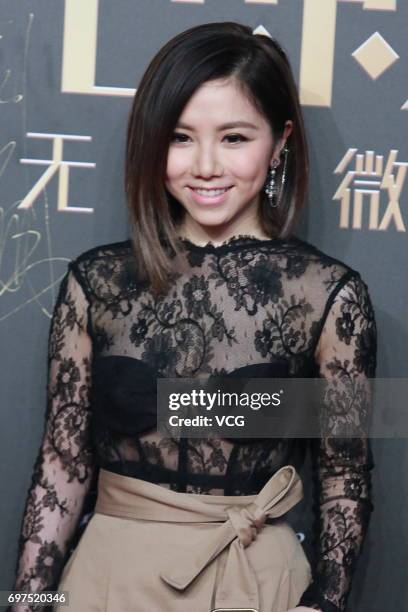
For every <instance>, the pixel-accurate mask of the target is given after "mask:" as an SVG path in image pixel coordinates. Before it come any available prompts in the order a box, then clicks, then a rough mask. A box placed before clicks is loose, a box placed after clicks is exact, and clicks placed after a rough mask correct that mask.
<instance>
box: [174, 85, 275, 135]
mask: <svg viewBox="0 0 408 612" xmlns="http://www.w3.org/2000/svg"><path fill="white" fill-rule="evenodd" d="M234 119H236V120H246V121H250V122H252V123H256V124H257V125H259V126H265V125H266V124H267V122H266V120H265V118H264V117H263V115H261V114H260V113H259V112H258V110H257V109H256V108H255V106H254V105H253V104H252V102H250V100H248V98H247V97H246V96H245V95H244V94H243V93H242V91H241V90H240V89H239V87H238V86H237V84H236V82H235V81H234V80H233V79H217V80H214V81H207V82H206V83H204V84H203V85H201V86H200V87H199V88H198V89H197V90H196V91H195V92H194V94H193V95H192V96H191V98H190V100H189V101H188V103H187V104H186V106H185V107H184V109H183V112H182V113H181V115H180V117H179V122H182V123H186V124H189V125H191V126H193V124H194V126H196V127H199V126H201V125H202V126H204V125H209V124H214V125H216V124H221V123H227V122H231V121H232V120H234Z"/></svg>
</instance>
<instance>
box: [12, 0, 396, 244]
mask: <svg viewBox="0 0 408 612" xmlns="http://www.w3.org/2000/svg"><path fill="white" fill-rule="evenodd" d="M279 1H280V0H243V3H244V4H248V5H249V4H268V5H271V9H273V7H277V6H278V5H279ZM169 2H171V3H173V4H205V0H169ZM339 3H355V4H360V5H361V7H362V9H363V10H365V11H369V10H377V11H378V10H382V11H396V0H326V1H325V3H324V4H323V5H322V3H317V2H314V1H313V0H304V11H303V28H302V44H301V62H300V79H299V91H300V99H301V103H302V104H303V105H310V106H320V107H330V106H331V103H332V89H333V72H334V55H335V54H334V51H335V41H336V21H337V17H338V15H337V5H338V4H339ZM98 10H99V0H88V2H86V3H84V2H82V0H66V1H65V13H64V39H63V58H62V79H61V83H62V88H61V89H62V92H63V93H78V94H91V95H104V96H106V95H109V96H133V95H134V93H135V89H133V88H123V87H110V86H100V85H96V84H95V72H96V58H97V39H98ZM317 30H318V31H319V32H320V35H319V37H316V31H317ZM254 32H255V33H261V34H264V35H270V34H269V32H268V30H267V29H266V28H265V27H264V26H263V25H259V26H258V27H257V28H255V29H254ZM351 55H352V56H353V57H354V59H355V60H356V61H357V62H358V63H359V64H360V66H361V67H362V68H363V69H364V70H365V72H366V73H367V74H368V75H369V76H370V77H371V78H372V79H378V78H379V77H380V76H381V75H382V74H383V73H384V72H385V71H386V70H388V69H390V68H391V66H392V65H393V64H394V63H395V62H396V61H397V60H398V59H399V56H398V54H397V53H396V52H395V51H394V49H393V48H392V47H391V45H390V44H389V43H388V42H387V41H386V40H385V39H384V38H383V37H382V36H381V35H380V34H379V33H378V32H375V33H374V34H373V35H372V36H370V37H369V38H368V39H367V40H366V41H364V42H362V44H361V45H360V46H359V47H358V48H357V49H356V50H354V51H353V52H352V53H351ZM316 56H318V57H319V67H320V69H319V70H318V71H316V70H315V65H316ZM401 108H402V109H403V110H407V109H408V101H407V102H406V103H405V104H404V105H403V106H402V107H401ZM27 136H28V137H31V138H45V139H49V140H52V141H53V143H52V144H53V147H52V150H53V156H52V159H50V160H39V159H27V158H25V159H21V160H20V161H21V163H24V164H37V165H46V166H48V168H47V170H46V171H45V172H44V174H43V175H42V176H41V177H40V178H39V179H38V180H37V182H36V183H35V185H33V187H32V188H31V189H30V191H29V192H28V193H27V195H26V196H25V198H24V199H23V200H22V202H21V203H20V204H19V206H18V208H19V209H27V208H29V207H31V206H32V205H33V202H34V201H35V199H36V198H37V197H38V195H39V194H40V193H41V192H42V190H43V189H44V187H46V186H47V185H48V183H49V182H50V181H51V179H52V178H53V177H54V176H58V203H57V210H58V211H71V212H78V213H90V212H93V208H91V207H84V206H72V205H71V206H70V205H69V202H68V193H69V178H70V168H73V167H83V168H95V164H92V163H85V162H81V161H65V160H63V144H64V140H82V141H86V140H88V141H89V140H91V137H90V136H80V135H78V136H75V135H66V134H40V133H34V132H32V133H30V134H27ZM356 152H357V150H356V149H349V151H348V152H347V153H346V154H345V155H344V158H343V159H342V160H341V162H340V163H339V165H338V166H337V168H336V169H335V171H334V172H335V174H339V173H343V172H344V170H345V168H346V166H347V165H348V163H350V161H351V158H352V157H353V154H354V153H356ZM396 154H398V151H391V152H390V154H389V158H388V162H387V164H386V166H385V170H384V172H383V171H382V166H381V169H380V165H381V164H382V163H383V158H382V156H376V160H377V163H376V166H375V171H373V170H372V168H371V166H370V163H371V161H370V160H371V158H372V156H371V152H369V151H368V152H367V153H366V167H364V163H363V162H362V161H361V155H357V156H356V167H355V169H354V170H351V171H348V172H347V174H346V176H345V178H344V180H343V181H342V182H341V184H340V186H339V188H338V189H337V191H336V193H335V194H334V196H333V199H334V200H338V201H340V228H343V229H348V228H353V229H362V228H363V226H362V218H363V203H364V201H365V200H367V201H368V204H367V206H368V207H369V222H368V229H371V230H372V229H377V230H386V229H388V228H389V227H390V225H391V224H392V226H393V227H395V229H397V231H400V232H402V231H404V232H405V231H406V229H405V224H404V221H403V218H402V215H401V210H400V201H399V198H400V195H401V191H402V188H403V185H404V181H405V177H406V168H407V165H406V163H400V162H396V161H395V157H396ZM395 168H398V173H397V176H396V177H395V175H394V174H392V171H393V170H394V169H395ZM359 177H360V178H359ZM363 183H364V185H363ZM369 187H370V189H369ZM381 190H383V191H384V193H386V194H388V202H387V203H386V208H385V211H384V212H382V211H381V210H380V193H381ZM364 196H365V198H364Z"/></svg>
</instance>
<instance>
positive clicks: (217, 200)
mask: <svg viewBox="0 0 408 612" xmlns="http://www.w3.org/2000/svg"><path fill="white" fill-rule="evenodd" d="M231 188H232V186H231V187H225V188H224V189H198V188H194V187H189V189H190V191H191V194H192V196H193V199H194V200H195V201H196V202H197V203H198V204H221V203H222V202H224V201H225V200H226V198H227V197H228V192H229V190H230V189H231Z"/></svg>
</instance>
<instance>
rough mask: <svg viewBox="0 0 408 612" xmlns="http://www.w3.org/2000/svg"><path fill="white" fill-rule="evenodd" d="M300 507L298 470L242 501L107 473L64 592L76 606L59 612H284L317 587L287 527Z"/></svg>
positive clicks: (282, 473)
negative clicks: (238, 611) (286, 516)
mask: <svg viewBox="0 0 408 612" xmlns="http://www.w3.org/2000/svg"><path fill="white" fill-rule="evenodd" d="M302 497H303V489H302V482H301V480H300V477H299V476H298V474H297V472H296V470H295V468H294V467H293V466H291V465H286V466H284V467H282V468H281V469H280V470H279V471H277V472H276V473H275V474H274V475H273V476H272V477H271V478H270V479H269V481H268V482H267V483H266V484H265V486H264V487H263V489H262V490H261V491H260V492H259V493H258V495H243V496H241V495H237V496H224V495H210V494H196V493H178V492H176V491H171V490H169V489H166V488H165V487H162V486H160V485H157V484H153V483H150V482H147V481H144V480H140V479H137V478H130V477H127V476H120V475H118V474H114V473H112V472H108V471H106V470H103V469H101V470H100V474H99V481H98V498H97V503H96V507H95V513H94V514H93V516H92V518H91V520H90V521H89V523H88V525H87V527H86V529H85V531H84V533H83V535H82V537H81V539H80V541H79V543H78V545H77V547H76V549H75V550H74V552H73V554H72V555H71V557H70V558H69V560H68V563H67V564H66V566H65V568H64V571H63V573H62V577H61V580H60V584H59V587H58V590H59V591H68V593H69V605H68V606H64V607H59V606H57V608H58V610H60V611H61V612H63V611H66V612H68V611H72V612H212V610H215V609H220V610H228V609H244V610H256V611H259V612H286V611H287V610H288V609H289V608H292V607H295V606H296V604H297V603H298V602H299V599H300V597H301V595H302V593H303V591H304V590H305V589H306V588H307V586H308V585H309V583H310V581H311V579H312V578H311V568H310V564H309V562H308V560H307V558H306V555H305V553H304V551H303V548H302V545H301V544H300V542H299V540H298V538H297V536H296V534H295V532H294V530H293V529H292V527H291V526H290V525H289V524H288V523H287V522H286V521H285V520H284V518H283V515H284V514H285V513H286V512H287V511H288V510H289V509H290V508H292V507H293V506H294V505H295V504H297V503H298V502H299V501H300V499H302ZM57 608H54V610H56V609H57Z"/></svg>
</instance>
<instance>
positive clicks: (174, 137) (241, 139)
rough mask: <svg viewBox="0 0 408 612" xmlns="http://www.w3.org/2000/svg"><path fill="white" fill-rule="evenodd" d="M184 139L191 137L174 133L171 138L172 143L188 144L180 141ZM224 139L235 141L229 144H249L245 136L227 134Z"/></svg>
mask: <svg viewBox="0 0 408 612" xmlns="http://www.w3.org/2000/svg"><path fill="white" fill-rule="evenodd" d="M182 138H186V139H187V138H189V136H187V134H182V133H181V132H174V133H173V135H172V138H171V142H179V143H183V142H187V141H186V140H180V139H182ZM224 138H229V139H231V138H232V139H235V140H233V141H232V142H231V140H230V141H229V144H235V143H238V142H247V141H248V140H249V139H248V138H246V137H245V136H243V135H242V134H227V135H226V136H224Z"/></svg>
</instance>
